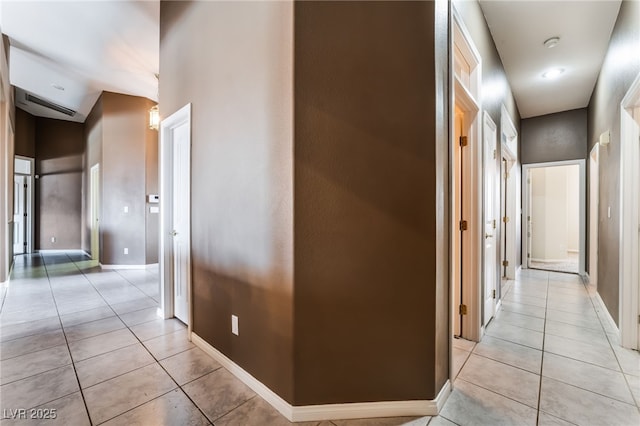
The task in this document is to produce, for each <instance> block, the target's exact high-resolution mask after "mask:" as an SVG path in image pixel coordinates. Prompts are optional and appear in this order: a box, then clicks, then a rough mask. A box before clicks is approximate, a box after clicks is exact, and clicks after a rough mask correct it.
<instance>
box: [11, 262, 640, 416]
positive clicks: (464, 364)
mask: <svg viewBox="0 0 640 426" xmlns="http://www.w3.org/2000/svg"><path fill="white" fill-rule="evenodd" d="M158 300H159V286H158V275H157V272H155V271H150V270H117V271H113V270H111V271H109V270H101V269H100V268H99V267H96V266H95V264H94V263H92V262H91V261H89V260H87V259H86V257H85V256H83V255H80V254H44V255H32V256H19V257H18V258H17V262H16V265H15V266H14V269H13V273H12V278H11V281H10V284H9V285H8V286H7V287H4V288H0V304H1V306H2V308H1V309H0V409H2V413H1V414H2V415H3V416H4V417H5V420H2V421H0V423H2V424H3V425H4V424H7V425H12V424H18V425H23V424H24V425H27V424H46V425H55V424H61V425H89V424H107V425H132V424H145V425H146V424H148V425H208V424H212V423H213V424H215V425H241V426H251V425H261V426H262V425H276V426H278V425H289V424H290V423H289V422H288V421H286V419H284V418H283V417H282V416H280V415H279V413H278V412H277V411H275V410H274V409H273V408H272V407H271V406H269V405H268V404H267V403H266V402H264V401H263V400H262V399H261V398H260V397H259V396H256V394H255V393H254V392H253V391H252V390H251V389H249V388H248V387H246V386H245V385H244V384H242V383H241V382H240V381H238V380H237V379H236V378H235V377H233V376H232V375H231V374H230V373H229V372H227V371H226V370H225V369H224V368H222V367H221V366H220V365H219V364H218V363H217V362H216V361H214V360H213V359H211V358H210V357H209V356H207V355H206V354H205V353H204V352H203V351H201V350H200V349H198V348H196V347H194V345H192V344H191V343H190V342H188V340H187V338H186V329H185V327H184V325H182V324H181V323H180V322H179V321H177V320H168V321H164V320H161V319H160V318H159V317H158V316H157V304H158ZM594 300H595V299H593V290H592V289H589V288H587V287H585V286H584V285H582V284H581V283H580V281H579V279H578V278H577V277H576V276H572V275H566V274H556V273H549V272H541V271H528V272H526V273H523V274H522V276H521V277H520V278H519V280H518V281H515V282H509V283H507V284H506V286H505V288H504V298H503V305H502V308H501V309H500V311H499V312H498V314H497V315H496V318H495V319H494V320H493V321H492V322H491V323H490V325H489V327H488V329H487V334H486V336H485V337H484V339H483V340H482V342H481V343H479V344H475V343H474V342H469V341H465V340H461V339H456V340H454V348H453V361H454V362H453V368H454V372H455V375H456V376H457V378H456V380H455V382H454V391H453V393H452V394H451V396H450V397H449V400H448V401H447V403H446V405H445V407H444V410H443V412H442V413H441V415H440V416H438V417H420V418H415V417H414V418H386V419H366V420H341V421H339V420H334V421H333V422H310V423H303V424H305V425H321V426H359V425H363V426H369V425H371V426H392V425H411V426H425V425H427V424H428V425H429V426H437V425H455V424H458V425H472V424H475V425H527V424H532V425H533V424H539V425H568V424H584V425H606V424H611V425H636V426H637V425H638V424H640V414H639V410H638V404H639V402H640V355H639V354H638V352H635V351H630V350H625V349H622V348H620V347H619V344H618V340H617V337H616V335H615V334H614V333H613V332H614V329H613V328H612V327H611V326H610V325H609V324H608V323H607V322H606V321H605V319H604V315H603V314H602V312H600V310H599V308H597V306H598V305H597V304H594ZM20 408H23V409H26V410H27V412H26V415H27V416H29V415H30V414H31V412H30V411H29V409H32V408H34V409H41V410H40V411H35V412H34V413H36V414H41V415H42V414H47V410H51V409H55V410H56V419H53V420H45V419H43V420H40V421H37V420H35V419H33V420H22V419H14V420H12V419H10V418H7V417H12V416H15V415H16V411H15V410H16V409H20ZM0 417H2V416H0Z"/></svg>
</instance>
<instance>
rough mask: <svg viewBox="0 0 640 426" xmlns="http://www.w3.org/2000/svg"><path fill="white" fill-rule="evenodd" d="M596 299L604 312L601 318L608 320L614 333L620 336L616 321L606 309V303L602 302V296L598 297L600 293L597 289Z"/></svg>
mask: <svg viewBox="0 0 640 426" xmlns="http://www.w3.org/2000/svg"><path fill="white" fill-rule="evenodd" d="M596 300H597V301H598V307H599V308H600V310H601V311H602V312H604V318H602V320H603V321H606V322H608V323H609V326H610V327H611V329H612V330H615V334H616V335H617V336H618V337H620V329H619V328H618V326H617V325H616V322H615V321H614V320H613V317H612V316H611V313H609V309H607V305H605V304H604V300H602V297H600V293H598V292H597V291H596Z"/></svg>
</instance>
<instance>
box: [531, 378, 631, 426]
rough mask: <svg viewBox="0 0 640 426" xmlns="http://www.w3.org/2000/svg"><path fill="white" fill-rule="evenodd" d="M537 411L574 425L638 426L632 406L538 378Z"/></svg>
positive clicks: (554, 381) (555, 381)
mask: <svg viewBox="0 0 640 426" xmlns="http://www.w3.org/2000/svg"><path fill="white" fill-rule="evenodd" d="M540 410H543V411H545V412H547V413H549V414H551V415H553V416H556V417H559V418H561V419H564V420H567V421H569V422H571V423H575V424H584V425H602V426H604V425H612V426H614V425H615V426H626V425H629V426H631V425H634V426H635V425H638V424H640V413H638V408H637V407H636V406H635V405H630V404H625V403H624V402H620V401H617V400H615V399H611V398H607V397H604V396H601V395H598V394H595V393H593V392H589V391H587V390H583V389H579V388H577V387H575V386H571V385H567V384H565V383H562V382H559V381H557V380H553V379H550V378H548V377H543V378H542V388H541V394H540Z"/></svg>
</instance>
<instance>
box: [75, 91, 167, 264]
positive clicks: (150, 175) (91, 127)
mask: <svg viewBox="0 0 640 426" xmlns="http://www.w3.org/2000/svg"><path fill="white" fill-rule="evenodd" d="M154 104H155V103H154V102H153V101H150V100H149V99H145V98H140V97H136V96H128V95H122V94H117V93H111V92H104V93H102V95H101V96H100V98H99V99H98V101H97V102H96V104H95V105H94V107H93V109H92V110H91V113H90V114H89V116H88V117H87V120H86V124H85V132H84V140H85V144H86V155H85V165H86V166H85V173H86V174H85V178H84V184H85V188H87V189H86V190H85V192H84V193H85V196H84V212H85V213H84V221H83V223H84V237H83V246H84V248H85V250H87V251H89V250H90V249H91V233H90V230H91V224H90V223H89V220H90V218H89V216H90V215H89V208H90V198H89V197H90V193H89V192H90V191H89V188H90V175H91V172H90V171H91V167H93V166H94V165H95V164H100V186H101V197H100V210H101V212H100V213H101V216H100V262H101V263H102V264H104V265H144V264H151V263H157V262H158V257H157V239H158V232H159V230H158V227H157V223H158V222H157V220H158V219H157V216H158V215H157V214H149V209H148V204H147V201H146V194H147V188H157V184H158V175H157V143H158V142H157V140H158V132H157V131H155V130H150V129H149V127H148V112H149V109H150V108H151V107H152V106H153V105H154ZM125 207H127V208H128V212H125V211H124V208H125ZM154 224H155V225H156V226H155V227H154ZM125 247H126V248H127V249H128V250H129V254H126V255H125V254H124V248H125Z"/></svg>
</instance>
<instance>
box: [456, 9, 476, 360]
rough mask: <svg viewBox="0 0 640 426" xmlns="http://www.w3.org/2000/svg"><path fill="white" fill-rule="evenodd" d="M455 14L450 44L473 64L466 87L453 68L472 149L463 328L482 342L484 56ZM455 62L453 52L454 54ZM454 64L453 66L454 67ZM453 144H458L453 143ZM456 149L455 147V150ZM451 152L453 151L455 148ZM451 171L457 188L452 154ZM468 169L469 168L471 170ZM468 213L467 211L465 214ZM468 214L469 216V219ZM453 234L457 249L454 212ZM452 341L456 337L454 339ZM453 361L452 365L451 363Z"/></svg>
mask: <svg viewBox="0 0 640 426" xmlns="http://www.w3.org/2000/svg"><path fill="white" fill-rule="evenodd" d="M451 10H452V15H453V25H452V40H451V45H450V52H454V50H455V48H456V47H457V48H458V49H459V50H460V52H461V54H462V55H463V57H464V58H465V60H466V61H467V62H468V63H469V64H470V68H471V72H470V74H469V76H468V77H469V82H468V84H465V83H464V82H463V81H461V79H459V78H458V76H456V75H455V71H454V67H450V69H451V74H452V82H453V84H452V90H451V93H452V102H451V107H450V108H451V110H450V114H451V117H454V111H453V109H454V107H455V105H456V103H459V104H461V105H463V106H464V107H465V111H466V113H465V116H467V117H465V121H466V122H467V124H466V125H465V126H466V127H467V128H468V129H469V145H468V146H467V147H465V149H468V150H469V151H468V155H467V156H466V157H465V158H466V159H467V160H468V161H467V164H466V165H465V170H466V171H467V172H468V173H467V174H468V176H469V179H468V184H467V186H466V187H467V189H468V192H467V193H468V197H465V204H466V206H465V207H464V210H465V211H466V212H467V213H465V216H466V217H464V219H465V220H466V221H467V223H468V229H469V231H468V234H467V235H464V236H463V239H464V240H463V244H466V247H469V249H470V252H469V256H468V259H465V262H464V264H465V266H467V271H464V272H465V276H467V277H469V278H468V279H467V280H466V283H465V282H464V281H463V287H464V291H463V293H464V294H463V298H462V303H463V304H465V305H466V306H467V315H464V316H463V320H462V325H463V337H464V338H466V339H470V340H474V341H480V339H482V333H483V331H484V328H483V327H482V285H481V284H482V273H483V269H482V262H481V257H482V255H481V254H482V246H483V245H484V238H482V236H483V232H484V227H483V226H482V204H483V197H482V186H483V179H482V125H481V120H482V118H481V117H482V116H481V107H480V105H482V96H481V95H482V94H481V90H480V89H481V86H482V84H481V83H482V58H481V56H480V53H479V51H478V50H477V48H476V47H475V45H474V43H473V39H472V37H471V35H470V33H469V31H468V30H467V28H466V27H465V25H464V21H463V19H462V17H461V16H460V14H459V13H458V11H457V10H456V8H455V5H452V6H451ZM450 56H451V57H452V61H453V53H452V54H451V55H450ZM450 65H451V64H450ZM451 121H452V122H451V124H450V129H449V130H450V133H449V134H450V135H452V136H451V138H452V139H453V134H454V131H453V128H452V127H453V120H451ZM450 143H451V144H455V143H458V141H453V140H452V141H451V142H450ZM452 148H453V147H452ZM450 151H453V149H451V150H450ZM449 163H450V172H449V183H450V187H451V188H453V187H454V186H453V185H454V183H455V179H456V176H455V170H456V169H455V165H454V157H453V155H451V154H450V159H449ZM467 167H468V168H467ZM451 198H452V199H451V200H450V212H454V210H453V209H455V208H456V205H455V204H454V200H453V197H451ZM463 213H464V212H463ZM467 215H468V216H467ZM450 217H451V233H450V235H449V243H450V245H449V246H450V247H451V248H452V250H453V248H454V245H455V244H453V243H454V232H458V229H459V224H458V223H453V222H454V220H455V219H454V217H455V215H454V214H453V213H451V215H450ZM450 255H451V256H456V255H458V254H457V253H453V252H451V254H450ZM453 268H454V262H450V276H451V277H452V278H451V280H452V281H451V282H450V296H451V301H452V303H451V307H450V309H451V315H450V323H451V324H452V327H453V323H454V315H458V306H453V304H454V303H455V302H454V294H453V286H454V285H457V284H456V283H453V277H454V276H455V275H454V271H453ZM466 272H468V273H466ZM465 330H466V331H465ZM451 338H452V336H451ZM451 362H452V361H451V360H450V364H451Z"/></svg>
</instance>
